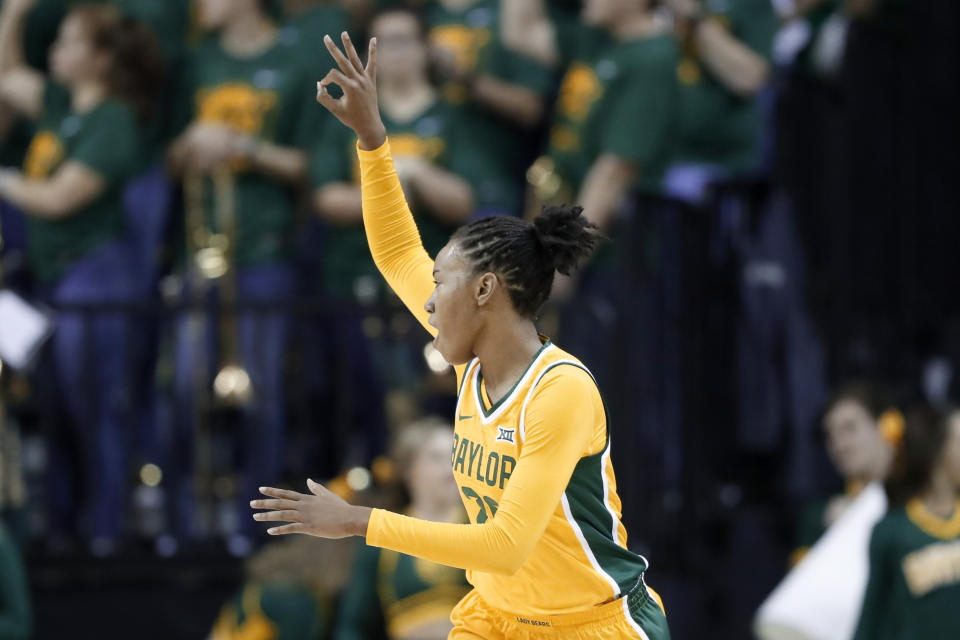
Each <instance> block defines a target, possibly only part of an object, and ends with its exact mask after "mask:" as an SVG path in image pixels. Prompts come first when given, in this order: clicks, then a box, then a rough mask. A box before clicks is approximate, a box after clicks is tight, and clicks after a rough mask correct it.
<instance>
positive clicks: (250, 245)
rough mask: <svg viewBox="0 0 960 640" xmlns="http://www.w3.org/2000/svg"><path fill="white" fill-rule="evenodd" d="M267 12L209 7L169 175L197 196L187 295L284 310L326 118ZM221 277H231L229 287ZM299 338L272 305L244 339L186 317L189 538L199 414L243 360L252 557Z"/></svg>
mask: <svg viewBox="0 0 960 640" xmlns="http://www.w3.org/2000/svg"><path fill="white" fill-rule="evenodd" d="M269 4H270V3H269V2H267V1H266V0H199V2H198V3H197V7H198V9H199V14H198V17H199V23H200V26H201V27H202V28H204V29H205V30H206V31H208V32H209V33H210V36H209V37H208V38H206V39H205V40H203V41H202V42H201V43H200V44H199V45H198V46H197V47H196V49H195V50H194V51H192V53H191V55H190V57H189V62H188V74H187V77H186V78H185V79H184V83H183V84H184V86H183V87H182V89H181V109H182V114H183V117H182V119H181V123H182V125H183V128H182V132H181V133H180V134H179V136H178V137H177V138H176V139H175V140H174V141H173V142H172V143H171V145H170V148H169V151H168V155H167V157H168V166H169V168H170V170H171V171H172V173H173V174H174V175H175V176H177V177H178V178H184V180H185V186H187V187H192V190H191V189H188V193H187V198H186V199H187V201H188V203H189V211H188V215H187V220H188V223H187V226H188V227H189V228H188V230H187V234H186V236H187V240H188V243H189V244H190V245H191V251H195V252H196V253H195V254H194V255H190V256H188V258H189V262H188V263H187V265H185V267H186V269H185V273H186V274H187V278H188V280H189V283H188V286H187V287H186V289H185V290H186V291H187V292H189V293H190V294H191V295H194V296H198V295H200V296H202V295H203V293H204V292H205V291H208V290H209V291H211V292H223V291H226V289H225V287H226V286H227V285H229V286H230V289H232V290H233V291H232V293H231V294H230V295H231V297H235V300H233V299H229V300H225V301H224V302H226V303H227V304H231V303H233V302H239V303H240V304H249V303H256V304H264V303H277V302H280V301H283V300H289V299H291V298H292V296H293V295H294V292H295V290H296V287H295V277H294V270H293V268H292V266H291V264H290V262H289V254H290V245H291V236H292V234H293V231H294V208H295V195H296V189H297V188H298V187H299V186H301V185H302V183H303V181H304V178H305V177H306V175H307V154H306V152H305V148H306V146H307V145H310V144H312V143H313V141H314V136H315V134H316V127H315V118H316V117H317V115H318V114H319V113H320V112H321V111H322V110H320V109H317V107H316V104H315V103H314V98H315V96H314V93H315V86H316V78H314V77H313V75H312V74H311V73H310V71H309V70H307V69H306V68H304V66H303V64H302V61H301V59H300V56H299V55H298V54H297V51H296V49H294V48H293V47H291V46H290V45H289V44H287V43H284V42H282V41H281V40H280V38H279V31H278V28H277V25H276V24H275V22H274V20H273V18H272V16H271V13H270V10H269ZM213 178H217V180H216V181H214V179H213ZM216 185H219V186H216ZM198 191H199V193H198ZM215 191H217V194H216V196H214V192H215ZM191 193H192V195H191ZM214 201H216V202H218V203H219V206H215V205H214ZM230 203H232V206H231V204H230ZM198 208H199V209H200V211H197V209H198ZM204 258H206V259H204ZM191 265H193V266H191ZM224 274H226V278H227V279H223V278H221V277H220V276H222V275H224ZM211 285H215V286H213V287H212V288H211ZM288 328H289V318H288V317H287V315H286V314H284V313H283V312H282V311H279V310H275V309H269V310H263V309H261V310H254V311H243V312H241V313H239V314H238V316H237V318H236V324H235V326H234V329H235V330H234V331H227V333H225V334H221V332H220V331H219V330H218V329H217V326H216V325H215V323H214V322H213V321H212V320H211V321H210V322H208V323H205V324H204V323H201V324H200V325H197V323H195V322H191V321H190V318H188V317H186V316H184V317H182V318H181V319H180V320H179V322H178V325H177V337H176V343H177V347H176V349H177V351H176V370H175V383H174V384H175V400H176V403H175V407H176V413H175V417H174V424H175V428H176V430H177V432H178V435H177V443H176V444H175V445H174V446H173V451H174V452H175V456H174V457H175V459H177V460H178V461H177V462H175V463H174V466H175V467H176V468H175V469H173V473H171V474H168V477H169V476H173V477H174V478H175V479H177V480H178V481H179V486H178V487H176V488H174V491H175V492H176V494H177V496H176V498H175V499H174V500H173V502H174V503H175V504H177V505H179V506H178V507H177V515H176V517H175V518H174V520H175V521H176V522H177V523H179V524H178V526H179V527H180V529H181V530H180V531H179V534H180V535H181V536H185V537H190V536H191V535H192V522H193V516H192V501H191V498H190V484H191V477H190V472H191V469H192V463H191V457H190V453H189V452H190V451H191V450H192V446H191V443H192V442H193V434H194V429H195V427H196V418H197V415H198V411H199V407H200V406H202V405H203V401H204V396H205V394H207V393H209V390H210V385H211V382H212V380H213V379H214V374H215V373H216V371H215V368H214V367H212V366H211V364H212V363H211V359H212V360H213V362H217V361H218V360H219V359H223V360H228V359H231V356H233V357H235V358H236V359H237V361H238V362H236V363H233V364H236V365H237V366H239V367H240V368H241V369H243V370H245V371H246V372H247V374H248V376H249V381H250V383H251V387H252V394H249V395H246V396H245V397H244V398H242V399H241V400H239V401H240V402H241V403H242V404H243V406H242V415H243V420H242V425H241V426H240V428H239V433H240V434H241V435H240V438H241V440H242V443H243V444H242V446H241V447H240V449H241V451H242V452H245V454H242V457H243V458H244V459H245V460H246V462H245V463H243V465H242V473H241V482H240V489H239V491H238V493H237V508H238V510H242V512H243V514H244V517H242V518H239V519H238V521H239V522H240V523H241V524H240V528H239V529H238V530H237V531H236V532H234V533H233V534H230V535H229V536H228V543H229V548H230V549H231V550H232V551H233V552H234V553H237V554H244V553H247V552H249V550H250V537H249V534H250V531H249V528H248V523H249V518H247V517H245V516H246V503H247V501H248V500H249V499H250V496H253V495H255V494H256V491H257V486H258V483H262V482H263V479H264V478H274V479H276V480H279V477H280V468H281V464H282V460H283V455H282V453H283V434H284V424H285V417H284V395H283V394H284V384H283V376H282V373H283V357H284V349H285V347H286V342H287V334H288ZM224 331H226V329H224ZM231 334H233V335H232V337H231ZM214 336H218V339H219V337H220V336H225V337H226V339H225V340H224V341H223V342H221V343H220V349H215V348H214V347H213V345H214V344H217V341H216V340H215V339H214ZM231 350H232V351H235V352H236V353H234V354H230V353H229V351H231ZM206 354H211V355H213V356H214V357H213V358H210V357H207V356H206ZM238 373H239V372H238ZM254 451H256V452H258V455H257V457H256V464H257V467H258V468H257V469H256V472H255V473H254V472H253V469H252V466H253V464H254V462H253V455H252V452H254Z"/></svg>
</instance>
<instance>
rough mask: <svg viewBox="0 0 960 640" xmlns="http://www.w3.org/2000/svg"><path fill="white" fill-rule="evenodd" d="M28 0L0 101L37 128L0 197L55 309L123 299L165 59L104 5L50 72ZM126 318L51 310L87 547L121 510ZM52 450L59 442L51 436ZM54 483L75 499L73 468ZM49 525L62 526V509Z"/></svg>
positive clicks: (97, 547) (104, 535)
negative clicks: (34, 55)
mask: <svg viewBox="0 0 960 640" xmlns="http://www.w3.org/2000/svg"><path fill="white" fill-rule="evenodd" d="M33 6H34V1H33V0H8V1H7V2H6V3H5V4H4V7H3V10H2V14H0V98H2V99H3V100H5V101H6V102H7V103H8V104H10V105H12V106H13V107H14V108H16V109H18V110H19V111H20V112H21V113H24V114H26V115H28V116H30V117H31V118H33V119H34V120H35V122H36V128H37V133H36V135H35V136H34V138H33V140H32V141H31V143H30V147H29V149H28V151H27V155H26V160H25V162H24V166H23V171H22V172H19V171H11V170H4V171H3V172H2V173H0V198H3V199H5V200H8V201H10V202H11V203H13V204H14V205H15V206H17V207H18V208H20V209H21V210H23V211H24V212H25V213H26V215H27V216H28V221H27V222H28V225H27V234H28V236H27V238H28V245H27V249H28V251H27V255H28V262H29V265H30V268H31V270H32V271H33V273H34V275H35V277H36V280H37V283H38V289H39V292H40V296H41V297H42V298H43V299H45V300H47V301H48V302H50V303H52V304H53V305H55V306H56V305H62V304H98V303H111V302H126V301H130V300H132V299H133V298H134V297H135V296H136V295H137V284H138V283H137V282H136V278H135V276H134V271H135V265H136V262H135V260H134V257H133V256H132V251H131V250H130V245H129V244H128V243H127V241H126V240H125V238H123V237H122V234H123V231H124V212H123V201H122V194H123V188H124V186H125V185H126V183H127V181H128V180H129V179H130V178H131V177H132V173H131V170H132V169H134V168H136V167H137V166H139V165H141V164H142V161H141V154H143V153H144V150H143V145H142V136H141V124H142V123H143V122H144V121H145V120H146V118H147V117H148V115H149V112H150V109H151V107H152V106H153V99H154V96H153V92H154V91H155V89H156V86H157V84H158V80H157V78H158V76H159V75H160V74H159V70H160V67H161V63H160V57H159V53H158V46H157V44H156V42H155V40H154V39H153V38H152V36H151V35H150V34H149V32H146V31H145V30H144V29H143V28H142V27H141V26H139V25H138V24H137V23H134V22H131V21H129V20H126V19H124V18H123V17H122V15H121V14H119V12H117V11H116V10H115V9H113V8H111V7H104V6H87V7H80V8H77V9H74V10H73V11H71V12H70V13H69V14H68V16H67V18H66V19H65V20H64V22H63V23H62V25H61V28H60V32H59V35H58V36H57V40H56V43H55V44H54V47H53V49H52V51H51V57H50V60H51V72H52V78H51V79H49V80H48V79H46V78H44V76H43V75H41V74H40V73H39V72H37V71H35V70H33V69H31V68H29V67H27V66H26V65H25V64H24V61H23V57H22V48H21V36H22V34H23V24H24V19H25V16H26V14H27V12H28V11H29V10H30V9H31V8H32V7H33ZM129 329H130V325H129V320H127V319H126V318H124V317H123V315H122V314H118V313H100V314H97V315H96V317H94V318H92V319H91V318H85V317H83V315H82V314H78V313H76V312H64V313H61V314H59V315H58V318H57V331H56V334H55V335H54V339H53V364H54V367H55V370H56V380H57V383H58V385H59V388H60V393H61V394H62V400H60V402H62V403H63V404H65V406H66V409H67V414H68V416H69V418H70V422H71V423H72V425H73V426H74V427H75V428H76V429H77V433H78V436H77V439H78V440H79V442H80V443H81V447H80V450H81V457H82V463H83V468H84V469H85V473H86V480H85V483H84V486H83V487H82V488H83V489H84V490H85V491H86V492H87V493H89V500H90V502H91V508H90V510H89V513H90V515H91V516H92V517H91V519H90V521H91V525H90V530H89V531H88V532H87V533H88V535H89V536H90V537H91V546H92V549H93V551H95V552H97V553H108V552H110V551H111V550H112V549H113V546H114V544H115V540H116V537H117V536H118V535H119V533H120V521H121V515H122V512H123V506H124V504H125V499H124V490H125V487H126V477H127V467H126V463H127V462H126V456H127V451H126V446H125V444H124V443H125V441H126V439H127V438H126V433H125V428H126V426H127V424H128V420H129V410H130V406H129V405H130V402H129V397H128V392H129V389H128V387H127V384H128V382H127V378H128V370H127V367H128V362H127V359H128V354H127V350H128V348H129V347H128V343H129V341H130V339H131V338H130V336H129V335H128V332H129ZM53 444H54V445H56V444H57V443H53ZM62 466H63V465H54V466H53V468H52V471H51V473H50V474H49V480H50V482H51V487H54V489H53V490H52V492H53V493H55V494H56V497H57V501H56V503H57V504H64V503H67V504H69V502H70V500H69V498H67V499H66V500H64V499H63V496H69V495H70V487H71V486H72V485H73V483H72V482H71V481H70V480H69V478H70V477H71V475H70V470H69V468H61V467H62ZM54 511H55V512H54V513H53V526H52V527H51V528H52V529H64V531H62V532H63V533H68V532H69V531H66V530H69V529H72V528H73V526H75V523H73V522H70V521H69V520H70V518H69V514H68V513H67V512H68V511H69V509H66V510H64V512H60V511H57V510H54Z"/></svg>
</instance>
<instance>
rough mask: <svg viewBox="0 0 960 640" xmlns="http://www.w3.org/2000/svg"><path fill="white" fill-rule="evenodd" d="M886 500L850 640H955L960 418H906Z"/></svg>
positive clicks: (943, 414) (926, 413)
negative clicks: (887, 500) (861, 601)
mask: <svg viewBox="0 0 960 640" xmlns="http://www.w3.org/2000/svg"><path fill="white" fill-rule="evenodd" d="M887 494H888V496H889V499H890V510H889V511H888V512H887V515H886V516H885V517H884V518H883V519H882V520H881V521H880V522H878V523H877V524H876V525H875V526H874V528H873V534H872V536H871V538H870V579H869V582H868V584H867V592H866V595H865V596H864V600H863V608H862V610H861V613H860V621H859V623H858V625H857V630H856V633H855V634H854V640H876V639H879V638H883V639H886V640H908V639H909V640H913V639H914V638H923V639H924V640H951V639H953V638H957V637H960V611H958V609H957V603H960V411H957V410H955V409H950V410H943V409H933V408H929V407H927V408H922V409H918V410H915V411H913V412H911V413H910V414H909V415H908V417H907V421H906V430H905V432H904V437H903V444H902V447H901V448H900V449H899V450H898V451H897V456H896V460H895V461H894V466H893V470H892V472H891V477H890V481H889V483H888V485H887Z"/></svg>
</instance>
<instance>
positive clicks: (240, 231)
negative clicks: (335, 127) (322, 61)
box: [181, 38, 322, 266]
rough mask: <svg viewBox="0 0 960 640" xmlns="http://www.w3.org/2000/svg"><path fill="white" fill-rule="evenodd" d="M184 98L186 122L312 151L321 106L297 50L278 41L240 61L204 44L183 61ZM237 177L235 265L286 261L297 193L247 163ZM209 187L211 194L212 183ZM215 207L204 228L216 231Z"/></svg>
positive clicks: (214, 44)
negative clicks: (227, 129)
mask: <svg viewBox="0 0 960 640" xmlns="http://www.w3.org/2000/svg"><path fill="white" fill-rule="evenodd" d="M188 69H189V73H188V75H187V76H186V78H185V82H184V86H183V87H182V97H181V100H182V101H183V102H184V105H183V108H184V112H185V114H187V115H186V118H185V120H186V121H185V122H182V123H181V125H186V124H187V122H188V121H189V120H191V119H192V120H195V121H198V122H201V123H211V124H219V125H224V126H227V127H229V128H231V129H233V130H235V131H237V132H238V133H242V134H249V135H252V136H254V137H255V138H257V139H259V140H262V141H265V142H270V143H273V144H277V145H280V146H285V147H296V148H300V149H303V150H305V151H306V150H307V149H309V148H312V146H313V144H314V143H315V141H316V139H317V137H318V133H319V132H318V126H317V122H318V118H319V113H320V111H321V110H322V109H320V108H319V106H318V105H317V104H316V103H315V99H316V81H315V80H313V79H312V78H311V77H310V74H309V73H308V72H307V71H306V70H305V69H304V67H303V65H302V63H301V62H300V60H299V58H298V56H297V55H296V51H295V50H294V49H293V48H292V47H290V46H289V45H286V44H284V43H282V42H279V41H276V42H274V44H273V45H271V46H270V47H269V48H268V49H267V50H265V51H263V52H262V53H260V54H258V55H255V56H252V57H247V58H238V57H234V56H232V55H230V54H228V53H227V52H226V51H224V49H223V48H222V47H221V45H220V43H219V41H218V40H217V39H216V38H208V39H207V40H205V41H204V42H202V43H201V44H200V45H199V46H198V47H197V48H196V49H195V50H194V51H193V52H192V53H191V55H190V57H189V59H188ZM230 169H231V170H232V172H233V173H234V176H235V177H234V180H235V191H234V203H235V209H236V211H235V232H236V236H237V239H236V260H237V263H238V264H239V265H241V266H247V265H252V264H263V263H266V262H273V261H277V260H282V259H284V258H286V257H287V256H288V252H289V245H290V240H291V234H292V231H293V224H294V196H295V193H294V188H293V187H292V186H291V185H287V184H284V183H282V182H280V181H278V180H275V179H274V178H272V177H270V176H268V175H265V174H263V173H260V172H258V171H255V170H253V168H252V167H250V166H249V163H247V162H246V161H239V162H237V163H235V164H234V165H233V166H231V167H230ZM205 182H207V185H206V193H207V195H208V196H210V193H211V192H212V190H213V189H212V185H210V184H209V182H210V181H205ZM213 209H214V207H213V203H212V201H211V198H209V197H208V203H207V206H206V207H205V212H206V216H207V224H208V225H210V227H211V228H212V229H215V230H216V229H217V228H218V227H217V225H216V223H215V221H214V211H213Z"/></svg>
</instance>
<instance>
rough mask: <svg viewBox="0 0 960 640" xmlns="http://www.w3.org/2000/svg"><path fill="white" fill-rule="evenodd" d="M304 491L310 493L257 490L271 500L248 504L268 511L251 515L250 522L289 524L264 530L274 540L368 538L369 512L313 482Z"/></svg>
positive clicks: (264, 488) (365, 508)
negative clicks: (292, 535) (299, 536)
mask: <svg viewBox="0 0 960 640" xmlns="http://www.w3.org/2000/svg"><path fill="white" fill-rule="evenodd" d="M307 488H308V489H309V490H310V493H297V492H296V491H287V490H286V489H275V488H273V487H260V493H262V494H263V495H265V496H270V498H271V499H270V500H252V501H251V502H250V506H251V507H253V508H254V509H266V510H268V511H265V512H262V513H255V514H253V519H254V520H257V521H259V522H287V523H289V524H285V525H281V526H279V527H272V528H270V529H267V533H269V534H270V535H275V536H277V535H283V534H286V533H306V534H308V535H311V536H317V537H318V538H346V537H348V536H363V535H366V534H367V523H368V522H369V521H370V511H371V510H370V509H369V508H367V507H358V506H354V505H352V504H350V503H348V502H346V501H344V500H343V499H342V498H340V497H339V496H337V495H336V494H334V493H333V492H331V491H330V490H329V489H327V488H326V487H324V486H323V485H321V484H319V483H317V482H314V481H313V480H307Z"/></svg>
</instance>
